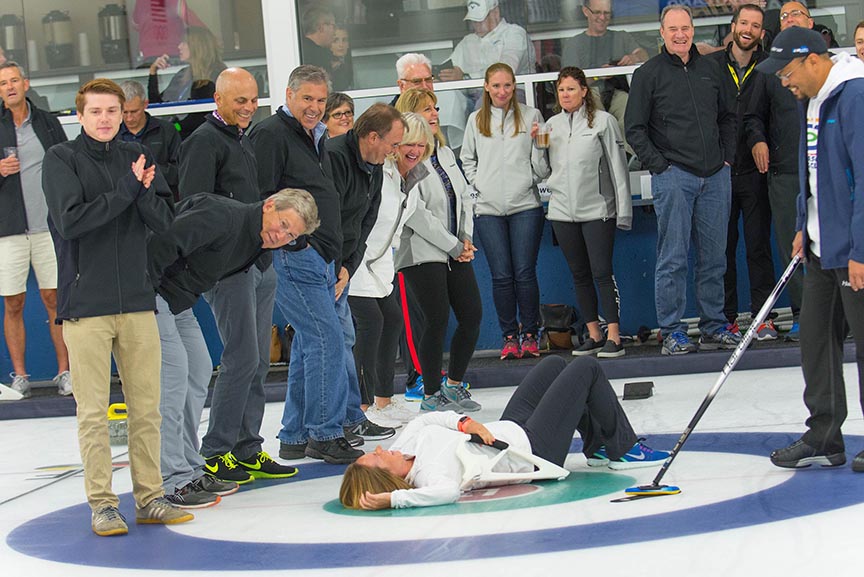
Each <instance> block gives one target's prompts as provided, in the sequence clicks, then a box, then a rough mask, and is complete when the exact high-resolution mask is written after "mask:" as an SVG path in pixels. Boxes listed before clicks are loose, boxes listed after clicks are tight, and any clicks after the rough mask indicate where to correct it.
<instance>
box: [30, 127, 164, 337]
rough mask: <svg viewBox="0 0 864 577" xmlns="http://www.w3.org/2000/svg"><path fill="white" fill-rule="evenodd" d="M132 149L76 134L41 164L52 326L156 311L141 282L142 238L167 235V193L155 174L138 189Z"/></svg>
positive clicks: (137, 148)
mask: <svg viewBox="0 0 864 577" xmlns="http://www.w3.org/2000/svg"><path fill="white" fill-rule="evenodd" d="M142 153H143V154H145V155H146V156H147V165H148V166H149V165H152V164H153V157H152V156H151V155H150V153H149V151H147V150H146V149H145V148H144V147H143V146H141V145H140V144H135V143H132V142H122V141H120V140H117V139H116V138H115V139H114V140H112V141H111V142H107V143H104V142H98V141H96V140H93V139H92V138H90V137H89V136H87V135H86V134H85V133H84V132H83V130H82V132H81V135H79V136H78V138H76V139H75V140H72V141H70V142H64V143H62V144H57V145H55V146H53V147H51V149H50V150H48V152H47V153H45V160H44V161H43V163H42V189H43V190H44V192H45V199H46V201H47V202H48V228H49V230H50V231H51V236H52V237H53V239H54V248H55V251H56V252H57V270H58V278H57V320H58V321H62V320H65V319H76V318H81V317H97V316H104V315H114V314H123V313H134V312H141V311H148V310H149V311H152V310H156V300H155V292H154V291H153V285H152V284H151V283H150V280H149V278H148V275H147V250H146V246H147V238H146V236H147V231H148V230H150V231H152V232H154V233H157V234H158V233H162V232H165V231H166V230H168V226H169V225H170V224H171V220H172V218H173V210H172V207H171V190H170V189H169V188H168V184H167V183H166V182H165V179H164V178H163V177H162V173H161V172H159V170H158V169H157V170H156V179H155V180H154V181H153V184H152V185H151V186H150V188H148V189H144V187H143V186H142V185H141V183H140V182H138V180H136V179H135V176H134V175H133V174H132V170H131V169H130V166H131V165H132V163H133V162H135V161H136V160H137V159H138V157H139V156H140V155H141V154H142Z"/></svg>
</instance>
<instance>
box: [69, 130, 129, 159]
mask: <svg viewBox="0 0 864 577" xmlns="http://www.w3.org/2000/svg"><path fill="white" fill-rule="evenodd" d="M117 134H119V131H118V133H117ZM78 138H79V139H80V141H81V143H82V144H83V146H84V150H86V151H87V152H88V153H90V154H92V155H94V156H97V157H105V156H108V155H109V154H111V152H112V151H113V150H116V149H117V146H118V140H117V136H116V135H115V136H114V138H112V139H111V140H109V141H108V142H99V141H98V140H96V139H95V138H92V137H91V136H90V135H89V134H87V133H86V132H84V128H83V127H82V128H81V135H80V136H79V137H78Z"/></svg>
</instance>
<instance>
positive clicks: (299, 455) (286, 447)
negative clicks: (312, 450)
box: [279, 443, 306, 461]
mask: <svg viewBox="0 0 864 577" xmlns="http://www.w3.org/2000/svg"><path fill="white" fill-rule="evenodd" d="M279 458H280V459H284V460H286V461H295V460H297V459H305V458H306V443H298V444H296V445H292V444H290V443H279Z"/></svg>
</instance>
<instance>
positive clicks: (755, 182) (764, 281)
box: [723, 170, 774, 323]
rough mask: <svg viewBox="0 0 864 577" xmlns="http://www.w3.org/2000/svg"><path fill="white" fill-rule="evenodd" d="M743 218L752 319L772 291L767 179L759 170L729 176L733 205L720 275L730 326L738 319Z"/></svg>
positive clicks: (772, 273) (772, 268)
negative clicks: (737, 253) (723, 271)
mask: <svg viewBox="0 0 864 577" xmlns="http://www.w3.org/2000/svg"><path fill="white" fill-rule="evenodd" d="M741 218H743V219H744V247H745V249H746V253H747V275H748V276H749V278H750V312H751V313H752V314H753V315H754V316H755V315H756V313H758V312H759V309H761V308H762V305H763V304H765V301H766V300H767V299H768V296H769V295H770V294H771V291H772V290H774V260H773V259H772V258H771V205H770V203H769V202H768V178H767V176H766V175H764V174H760V173H759V172H758V171H756V170H754V171H753V172H748V173H747V174H735V175H732V206H731V209H730V212H729V229H728V230H727V233H726V274H725V275H724V276H723V284H724V291H725V300H724V302H725V304H724V306H723V314H724V315H726V319H727V320H728V321H729V322H730V323H732V322H735V319H736V318H737V317H738V312H739V308H738V270H737V265H736V262H735V260H736V259H735V251H736V250H737V249H738V221H739V219H741Z"/></svg>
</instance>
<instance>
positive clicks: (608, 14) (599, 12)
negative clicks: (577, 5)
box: [585, 6, 612, 18]
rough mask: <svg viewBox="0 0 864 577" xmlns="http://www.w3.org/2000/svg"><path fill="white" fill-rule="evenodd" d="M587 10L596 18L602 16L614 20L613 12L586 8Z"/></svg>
mask: <svg viewBox="0 0 864 577" xmlns="http://www.w3.org/2000/svg"><path fill="white" fill-rule="evenodd" d="M585 10H587V11H588V12H590V13H591V14H593V15H594V16H602V17H604V18H612V11H611V10H591V9H590V8H588V7H587V6H585Z"/></svg>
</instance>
